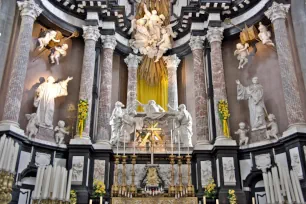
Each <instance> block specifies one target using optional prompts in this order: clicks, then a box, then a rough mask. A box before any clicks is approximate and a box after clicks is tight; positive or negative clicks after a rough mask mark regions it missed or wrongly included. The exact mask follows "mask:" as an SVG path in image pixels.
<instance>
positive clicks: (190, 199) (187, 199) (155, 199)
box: [111, 197, 198, 204]
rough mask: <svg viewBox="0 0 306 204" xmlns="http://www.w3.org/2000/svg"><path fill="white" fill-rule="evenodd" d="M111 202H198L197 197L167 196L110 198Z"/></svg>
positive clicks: (114, 203) (140, 203) (122, 203)
mask: <svg viewBox="0 0 306 204" xmlns="http://www.w3.org/2000/svg"><path fill="white" fill-rule="evenodd" d="M111 204H198V198H197V197H184V198H179V199H175V198H169V197H147V198H123V197H122V198H120V197H118V198H112V202H111Z"/></svg>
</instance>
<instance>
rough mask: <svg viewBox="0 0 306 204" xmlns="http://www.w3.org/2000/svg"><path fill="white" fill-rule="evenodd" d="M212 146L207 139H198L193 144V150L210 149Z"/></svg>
mask: <svg viewBox="0 0 306 204" xmlns="http://www.w3.org/2000/svg"><path fill="white" fill-rule="evenodd" d="M213 147H214V146H213V145H212V144H211V143H210V142H209V141H208V140H200V141H197V143H196V144H195V146H194V150H211V149H212V148H213Z"/></svg>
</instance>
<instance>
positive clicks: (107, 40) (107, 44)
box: [101, 35, 117, 50]
mask: <svg viewBox="0 0 306 204" xmlns="http://www.w3.org/2000/svg"><path fill="white" fill-rule="evenodd" d="M101 40H102V43H103V48H109V49H112V50H115V48H116V45H117V41H116V37H115V35H101Z"/></svg>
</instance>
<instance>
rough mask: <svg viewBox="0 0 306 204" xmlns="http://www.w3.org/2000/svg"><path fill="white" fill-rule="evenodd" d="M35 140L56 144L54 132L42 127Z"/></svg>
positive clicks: (39, 128)
mask: <svg viewBox="0 0 306 204" xmlns="http://www.w3.org/2000/svg"><path fill="white" fill-rule="evenodd" d="M35 139H39V140H44V141H47V142H52V143H56V142H55V138H54V130H53V129H50V128H46V127H41V126H40V127H38V132H37V135H36V137H35Z"/></svg>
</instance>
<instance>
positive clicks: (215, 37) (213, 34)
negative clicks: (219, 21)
mask: <svg viewBox="0 0 306 204" xmlns="http://www.w3.org/2000/svg"><path fill="white" fill-rule="evenodd" d="M223 31H224V28H223V27H208V31H207V39H208V41H209V42H210V43H212V42H222V40H223Z"/></svg>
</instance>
